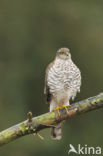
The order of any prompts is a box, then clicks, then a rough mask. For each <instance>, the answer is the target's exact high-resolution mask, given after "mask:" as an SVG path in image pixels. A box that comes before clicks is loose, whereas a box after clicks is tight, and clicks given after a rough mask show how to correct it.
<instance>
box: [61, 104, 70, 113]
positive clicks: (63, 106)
mask: <svg viewBox="0 0 103 156" xmlns="http://www.w3.org/2000/svg"><path fill="white" fill-rule="evenodd" d="M67 107H71V105H66V106H65V105H64V104H63V105H62V108H65V110H66V113H67V114H68V113H69V111H68V109H67Z"/></svg>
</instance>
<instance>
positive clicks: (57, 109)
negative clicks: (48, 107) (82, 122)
mask: <svg viewBox="0 0 103 156" xmlns="http://www.w3.org/2000/svg"><path fill="white" fill-rule="evenodd" d="M60 109H61V107H59V106H58V105H57V107H56V108H54V109H53V111H57V112H58V115H59V116H60V111H59V110H60Z"/></svg>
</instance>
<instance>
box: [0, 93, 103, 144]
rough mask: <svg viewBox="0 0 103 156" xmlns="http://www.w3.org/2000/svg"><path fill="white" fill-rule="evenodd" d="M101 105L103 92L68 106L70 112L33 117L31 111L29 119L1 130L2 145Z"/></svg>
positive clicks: (0, 139) (0, 141)
mask: <svg viewBox="0 0 103 156" xmlns="http://www.w3.org/2000/svg"><path fill="white" fill-rule="evenodd" d="M101 107H103V93H100V94H99V95H97V96H94V97H90V98H88V99H86V100H82V101H80V102H76V103H73V104H72V105H71V107H68V111H69V113H68V114H67V113H66V110H65V109H61V110H60V116H58V112H57V111H53V112H49V113H45V114H43V115H40V116H37V117H32V114H31V113H30V112H29V113H28V120H26V121H23V122H21V123H19V124H17V125H14V126H12V127H10V128H9V129H6V130H4V131H2V132H0V146H3V145H5V144H7V143H9V142H11V141H13V140H16V139H17V138H20V137H22V136H25V135H28V134H32V133H37V132H38V131H40V130H42V129H44V128H49V127H51V126H53V125H54V124H56V123H58V122H60V121H63V120H66V119H67V118H72V117H73V116H75V115H80V114H83V113H86V112H89V111H92V110H95V109H98V108H101Z"/></svg>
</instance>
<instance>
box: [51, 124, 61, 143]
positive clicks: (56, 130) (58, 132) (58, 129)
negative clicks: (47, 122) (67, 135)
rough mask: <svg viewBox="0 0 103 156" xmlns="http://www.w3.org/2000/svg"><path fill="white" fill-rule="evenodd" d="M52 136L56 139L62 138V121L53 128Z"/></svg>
mask: <svg viewBox="0 0 103 156" xmlns="http://www.w3.org/2000/svg"><path fill="white" fill-rule="evenodd" d="M51 137H52V139H55V140H60V139H61V138H62V123H58V124H56V125H55V127H53V128H52V130H51Z"/></svg>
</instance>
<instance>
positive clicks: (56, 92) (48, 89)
mask: <svg viewBox="0 0 103 156" xmlns="http://www.w3.org/2000/svg"><path fill="white" fill-rule="evenodd" d="M80 86H81V73H80V70H79V69H78V68H77V66H76V65H75V64H74V63H73V61H72V59H71V54H70V50H69V49H68V48H61V49H59V50H58V51H57V54H56V58H55V60H54V61H53V62H52V63H50V64H49V65H48V67H47V69H46V74H45V89H44V93H45V94H46V101H47V103H48V104H49V108H50V112H51V111H53V110H54V109H55V108H56V107H57V106H59V107H62V105H64V106H65V107H66V106H68V105H69V101H70V99H71V98H72V99H74V98H75V96H76V94H77V92H79V91H80ZM61 125H62V123H58V124H56V125H55V127H53V128H52V131H51V136H52V138H53V139H57V140H60V139H61V136H62V129H61Z"/></svg>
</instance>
